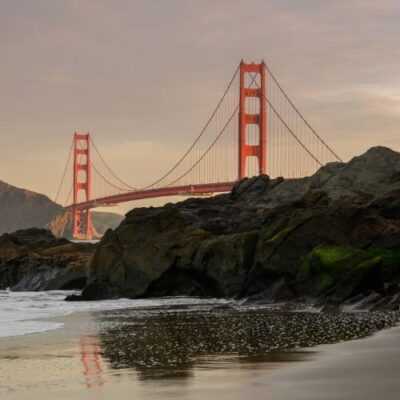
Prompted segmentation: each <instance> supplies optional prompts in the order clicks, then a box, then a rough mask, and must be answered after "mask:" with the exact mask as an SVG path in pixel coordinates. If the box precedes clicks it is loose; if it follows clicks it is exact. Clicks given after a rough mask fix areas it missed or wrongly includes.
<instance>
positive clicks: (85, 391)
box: [0, 310, 400, 400]
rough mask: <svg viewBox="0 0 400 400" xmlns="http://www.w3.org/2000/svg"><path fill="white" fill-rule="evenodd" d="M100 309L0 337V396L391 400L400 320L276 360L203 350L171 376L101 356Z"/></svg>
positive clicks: (395, 394)
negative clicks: (33, 331)
mask: <svg viewBox="0 0 400 400" xmlns="http://www.w3.org/2000/svg"><path fill="white" fill-rule="evenodd" d="M119 311H121V310H119ZM104 315H105V314H104V312H103V311H77V312H73V313H71V314H69V315H66V316H60V317H52V318H48V319H47V320H50V321H53V322H61V323H63V324H64V326H63V327H61V328H58V329H55V330H51V331H46V332H41V333H36V334H27V335H23V336H14V337H12V338H1V339H0V354H1V360H0V376H2V382H0V395H1V396H2V398H4V399H9V400H17V399H18V400H25V399H31V398H41V399H43V400H46V399H49V400H50V399H53V398H54V397H57V398H59V399H70V398H76V399H81V398H88V397H92V396H93V397H94V398H102V397H104V398H109V397H111V396H117V397H118V398H119V399H125V398H126V399H128V398H132V395H134V397H135V398H138V399H141V398H151V399H157V400H159V399H160V400H161V399H164V398H173V399H177V400H183V399H185V400H190V399H192V400H195V399H196V400H197V399H198V400H200V399H204V398H212V399H221V400H227V399H229V400H242V399H243V398H246V397H247V396H251V397H252V398H254V399H265V398H266V399H272V400H290V399H296V400H302V399H304V400H306V399H307V400H313V399H315V400H317V399H318V400H321V399H324V400H325V399H326V400H330V399H332V400H333V399H335V400H337V399H339V398H340V399H341V400H346V399H351V400H361V399H362V400H365V399H376V397H377V396H378V394H379V395H380V396H381V395H382V393H385V397H384V399H385V400H392V399H397V398H398V393H399V392H400V383H397V375H398V370H397V369H398V360H399V357H400V326H399V325H397V326H395V327H392V328H389V329H384V330H381V331H379V332H376V333H374V334H373V335H372V336H368V337H364V338H360V339H355V340H350V341H344V342H339V343H334V344H323V345H318V346H314V347H306V348H299V349H288V350H289V351H288V352H287V354H286V355H287V357H286V358H283V359H277V361H276V362H271V361H266V360H262V359H260V360H257V359H256V360H254V362H252V363H246V362H242V361H241V360H240V358H239V359H237V358H236V359H235V357H234V358H233V359H232V361H231V362H230V361H229V356H228V357H226V358H223V357H222V358H216V359H212V357H208V356H206V357H205V360H204V363H201V362H200V363H198V365H196V366H193V368H191V369H190V370H188V371H184V370H179V369H178V370H175V371H174V374H176V375H173V376H172V377H171V376H164V375H162V374H160V375H157V374H156V375H153V376H151V377H146V376H144V375H143V376H141V375H140V374H139V373H138V371H135V370H133V369H121V370H118V369H117V370H115V369H113V368H112V367H111V366H110V365H109V362H108V361H107V360H106V358H103V357H104V349H103V348H102V344H101V342H100V341H99V340H98V339H97V336H96V334H97V333H98V330H99V318H100V319H101V318H103V317H104ZM396 368H397V369H396ZM369 377H371V378H374V379H369ZM388 388H389V389H388ZM387 390H389V391H387ZM386 393H387V396H386Z"/></svg>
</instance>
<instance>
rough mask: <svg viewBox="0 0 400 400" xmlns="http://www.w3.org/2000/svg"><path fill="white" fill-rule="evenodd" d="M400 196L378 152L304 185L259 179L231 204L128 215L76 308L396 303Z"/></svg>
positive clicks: (397, 160) (389, 160)
mask: <svg viewBox="0 0 400 400" xmlns="http://www.w3.org/2000/svg"><path fill="white" fill-rule="evenodd" d="M399 195H400V154H399V153H397V152H394V151H392V150H390V149H387V148H384V147H376V148H372V149H370V150H369V151H367V152H366V153H365V154H363V155H362V156H359V157H356V158H354V159H353V160H351V161H350V162H348V163H332V164H328V165H327V166H325V167H323V168H321V169H320V170H319V171H318V172H317V173H316V174H315V175H313V176H311V177H308V178H303V179H297V180H289V181H285V180H284V179H282V178H278V179H273V180H271V179H269V177H268V176H259V177H254V178H251V179H244V180H242V181H240V182H239V183H238V184H237V185H236V186H235V187H234V189H233V190H232V192H231V193H229V194H223V195H219V196H215V197H212V198H208V199H188V200H186V201H184V202H181V203H178V204H168V205H166V206H164V207H158V208H139V209H134V210H132V211H131V212H130V213H128V214H127V215H126V218H125V220H124V221H123V222H122V223H121V225H120V226H119V227H118V228H117V229H115V230H114V231H112V230H109V231H108V232H107V233H106V235H105V236H104V238H103V239H102V241H101V242H100V244H99V245H98V247H97V249H96V251H95V254H94V256H93V258H92V260H91V263H90V268H89V285H88V286H87V288H86V289H85V290H84V291H83V298H86V299H96V298H109V297H119V296H128V297H138V296H162V295H195V296H216V297H236V298H242V297H246V298H250V299H254V301H258V302H260V301H272V302H273V301H284V300H289V299H290V300H292V301H293V300H301V301H309V300H310V301H311V300H313V301H319V302H321V303H325V302H326V301H329V302H331V303H334V304H337V303H341V302H343V301H345V300H349V299H351V298H352V297H354V296H357V295H360V294H361V295H362V296H369V295H370V294H371V293H375V294H377V297H376V301H381V300H382V298H385V297H386V296H388V295H389V293H388V291H387V287H388V285H391V287H392V290H391V293H390V296H396V295H397V290H396V289H393V288H394V287H396V285H397V283H396V282H398V280H399V271H400V268H399V264H400V250H399V249H400V201H399V198H400V197H399ZM397 287H398V286H397ZM392 300H393V299H392ZM389 303H390V302H389ZM390 304H392V305H391V306H390V307H391V308H396V307H397V308H398V300H396V299H394V300H393V303H390ZM371 306H372V305H371Z"/></svg>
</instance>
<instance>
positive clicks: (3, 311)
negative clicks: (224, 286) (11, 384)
mask: <svg viewBox="0 0 400 400" xmlns="http://www.w3.org/2000/svg"><path fill="white" fill-rule="evenodd" d="M72 293H74V292H70V291H49V292H11V291H0V337H10V336H18V335H26V334H29V333H38V332H44V331H48V330H52V329H57V328H60V327H62V326H63V324H62V323H59V322H53V321H48V320H46V319H48V318H53V317H61V316H65V315H68V314H71V313H74V312H77V311H100V310H113V309H122V308H146V307H163V306H173V305H185V304H188V305H196V304H204V303H207V302H209V300H208V301H207V300H204V299H196V298H187V297H175V298H173V297H171V298H163V299H143V300H130V299H119V300H105V301H94V302H66V301H64V299H65V297H66V295H68V294H72ZM216 302H220V303H224V302H225V301H222V300H221V301H216Z"/></svg>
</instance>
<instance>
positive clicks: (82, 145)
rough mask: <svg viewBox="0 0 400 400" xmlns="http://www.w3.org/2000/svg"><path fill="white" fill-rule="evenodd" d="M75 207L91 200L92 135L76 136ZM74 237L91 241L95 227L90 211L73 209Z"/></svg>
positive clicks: (77, 134) (76, 134)
mask: <svg viewBox="0 0 400 400" xmlns="http://www.w3.org/2000/svg"><path fill="white" fill-rule="evenodd" d="M73 190H74V205H75V204H78V203H79V202H83V201H89V200H90V134H89V133H87V134H79V133H75V135H74V183H73ZM72 212H73V221H72V225H73V227H72V236H73V238H74V239H76V240H90V239H92V237H93V225H92V220H91V217H90V209H89V208H87V209H78V208H77V207H76V206H73V208H72Z"/></svg>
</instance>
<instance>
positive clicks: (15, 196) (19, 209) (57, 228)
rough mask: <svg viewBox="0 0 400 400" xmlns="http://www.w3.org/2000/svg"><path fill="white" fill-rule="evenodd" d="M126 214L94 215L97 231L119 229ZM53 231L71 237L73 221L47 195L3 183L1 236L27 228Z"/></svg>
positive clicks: (0, 208)
mask: <svg viewBox="0 0 400 400" xmlns="http://www.w3.org/2000/svg"><path fill="white" fill-rule="evenodd" d="M122 219H123V217H122V215H119V214H116V213H109V212H92V221H93V225H94V228H95V229H96V231H97V232H98V233H99V234H100V235H102V234H103V233H104V232H105V231H106V230H107V229H108V228H115V227H117V226H118V225H119V224H120V222H121V221H122ZM33 227H36V228H49V229H50V230H51V231H52V232H53V233H54V234H55V235H56V236H59V237H62V236H63V237H71V230H72V229H71V227H72V225H71V218H70V217H69V215H68V214H66V213H65V211H64V209H63V207H62V206H60V205H59V204H57V203H55V202H54V201H52V200H50V199H49V198H48V197H47V196H45V195H43V194H40V193H35V192H32V191H30V190H26V189H20V188H17V187H15V186H12V185H10V184H8V183H6V182H3V181H0V235H1V234H3V233H11V232H15V231H16V230H19V229H27V228H33Z"/></svg>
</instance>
